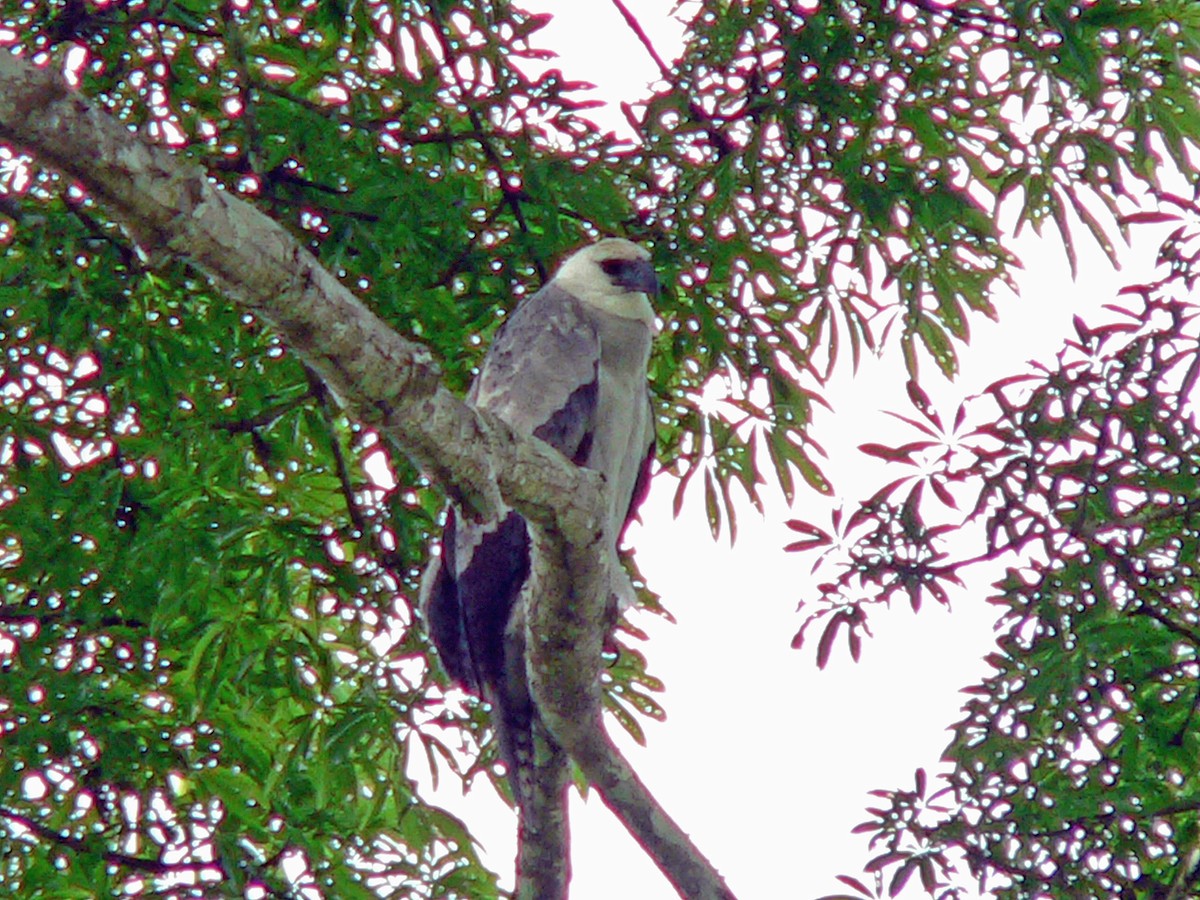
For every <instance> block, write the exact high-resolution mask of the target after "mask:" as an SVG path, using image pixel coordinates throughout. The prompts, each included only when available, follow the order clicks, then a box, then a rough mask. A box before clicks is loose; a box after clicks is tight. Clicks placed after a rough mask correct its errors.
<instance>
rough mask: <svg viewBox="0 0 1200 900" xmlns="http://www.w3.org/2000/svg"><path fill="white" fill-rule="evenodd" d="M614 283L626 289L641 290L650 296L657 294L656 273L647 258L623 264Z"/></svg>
mask: <svg viewBox="0 0 1200 900" xmlns="http://www.w3.org/2000/svg"><path fill="white" fill-rule="evenodd" d="M616 283H617V284H618V285H619V286H620V287H623V288H625V290H627V291H641V292H642V293H644V294H645V295H646V296H647V297H650V298H654V297H657V296H658V291H659V285H658V275H657V274H656V273H655V271H654V265H653V264H652V263H651V262H650V260H648V259H638V260H630V261H629V262H628V263H626V264H625V265H623V266H622V267H621V271H620V273H619V274H618V276H617V278H616Z"/></svg>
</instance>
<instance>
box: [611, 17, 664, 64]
mask: <svg viewBox="0 0 1200 900" xmlns="http://www.w3.org/2000/svg"><path fill="white" fill-rule="evenodd" d="M612 2H613V6H615V7H616V8H617V11H618V12H620V13H621V16H622V17H623V18H624V19H625V24H626V25H628V26H629V30H630V31H632V32H633V33H634V35H635V36H636V37H637V39H638V40H639V41H641V42H642V46H643V47H645V48H646V52H647V53H649V54H650V58H651V59H652V60H654V64H655V65H656V66H658V71H659V73H660V74H661V75H662V77H663V78H665V79H667V80H670V78H671V67H670V66H668V65H667V64H666V63H665V62H663V58H662V57H661V56H659V55H658V51H657V50H655V49H654V45H653V44H652V43H650V37H649V35H647V34H646V30H645V29H644V28H642V23H641V22H639V21H638V20H637V19H636V18H635V17H634V15H633V13H631V12H630V11H629V8H628V7H627V6H626V5H625V4H624V3H622V2H621V0H612Z"/></svg>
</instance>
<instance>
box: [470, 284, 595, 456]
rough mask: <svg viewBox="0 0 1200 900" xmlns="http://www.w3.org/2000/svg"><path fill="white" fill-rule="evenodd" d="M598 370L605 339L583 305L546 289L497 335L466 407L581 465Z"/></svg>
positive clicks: (590, 426)
mask: <svg viewBox="0 0 1200 900" xmlns="http://www.w3.org/2000/svg"><path fill="white" fill-rule="evenodd" d="M599 363H600V337H599V335H598V334H597V333H596V329H595V327H594V326H593V325H592V324H591V322H589V321H588V319H587V318H586V317H585V315H584V314H583V311H582V309H581V307H580V304H579V302H578V301H577V300H576V299H575V297H573V296H572V295H571V294H568V293H566V292H565V291H563V290H562V289H561V288H558V287H555V286H554V284H548V285H546V286H545V287H544V288H542V289H541V290H540V291H538V292H537V293H536V294H534V295H533V296H532V297H530V298H528V299H527V300H525V301H524V302H523V303H521V304H520V305H519V306H518V307H517V309H516V310H515V311H514V312H513V314H512V318H510V319H509V320H508V321H507V322H506V323H505V324H504V326H503V327H502V328H501V330H500V331H499V332H497V334H496V337H495V339H494V340H493V341H492V346H491V349H490V350H488V353H487V356H486V357H485V358H484V361H483V366H482V368H481V369H480V372H479V377H478V378H477V379H476V381H475V384H474V385H473V386H472V388H471V393H470V395H468V400H469V401H470V402H472V403H473V404H474V405H475V406H477V407H479V408H480V409H486V410H488V411H489V412H491V413H493V414H495V415H496V416H498V417H499V418H501V419H502V420H504V421H505V422H507V423H508V424H509V426H511V427H512V428H513V429H514V430H516V431H519V432H522V433H525V434H532V435H536V436H537V437H539V438H541V439H542V440H544V441H546V443H548V444H550V446H552V447H554V448H555V449H556V450H558V451H559V452H560V453H562V454H563V455H564V456H566V457H567V458H568V459H571V460H577V458H578V457H579V454H580V449H581V447H584V445H585V443H588V444H590V440H591V438H590V435H591V433H592V429H593V426H594V420H595V413H596V402H597V390H598V388H597V384H598V379H597V372H598V366H599ZM583 456H584V457H586V452H585V453H584V454H583Z"/></svg>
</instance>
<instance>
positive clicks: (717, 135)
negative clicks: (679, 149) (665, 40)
mask: <svg viewBox="0 0 1200 900" xmlns="http://www.w3.org/2000/svg"><path fill="white" fill-rule="evenodd" d="M612 2H613V5H614V6H615V7H616V8H617V10H618V11H619V12H620V13H621V16H622V17H623V18H624V19H625V24H627V25H628V26H629V28H630V30H631V31H633V33H634V35H635V36H636V37H637V39H638V40H639V41H641V43H642V46H643V47H645V48H646V52H647V53H649V54H650V58H651V59H652V60H654V64H655V65H656V66H658V71H659V73H660V74H661V75H662V77H663V79H664V80H666V81H668V82H670V81H672V79H673V78H674V75H675V73H674V72H672V71H671V67H670V66H668V65H667V64H666V63H665V62H664V61H663V58H662V57H661V56H659V55H658V52H657V51H656V50H655V49H654V45H653V44H652V43H650V38H649V36H648V35H647V34H646V31H645V29H643V28H642V23H641V22H639V21H638V20H637V19H636V18H635V17H634V15H633V13H631V12H630V11H629V9H628V8H627V7H626V6H625V4H624V3H622V2H621V0H612ZM688 113H689V114H690V115H691V117H692V118H693V119H694V120H695V121H696V122H697V123H699V124H700V125H701V126H702V127H703V128H704V131H705V133H706V134H707V135H708V139H709V141H710V142H711V143H712V145H713V148H714V149H715V150H716V151H717V157H718V158H719V159H723V158H724V157H726V156H728V155H729V154H731V153H733V152H734V151H735V150H736V149H737V148H736V147H735V146H734V145H733V142H732V141H731V140H730V139H729V138H728V136H726V134H725V132H723V131H721V129H720V127H718V125H717V123H716V122H715V121H714V120H713V118H712V116H710V115H709V114H708V113H706V112H705V111H704V108H703V107H702V106H700V104H699V103H697V102H696V101H695V100H694V99H690V98H689V100H688ZM631 124H632V123H631Z"/></svg>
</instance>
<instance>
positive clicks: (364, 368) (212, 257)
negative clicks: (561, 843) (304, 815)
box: [0, 53, 732, 898]
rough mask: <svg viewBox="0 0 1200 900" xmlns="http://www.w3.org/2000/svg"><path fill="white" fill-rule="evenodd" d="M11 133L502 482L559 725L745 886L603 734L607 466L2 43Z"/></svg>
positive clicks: (613, 795)
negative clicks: (498, 414)
mask: <svg viewBox="0 0 1200 900" xmlns="http://www.w3.org/2000/svg"><path fill="white" fill-rule="evenodd" d="M0 140H6V141H11V142H14V143H16V144H18V145H21V146H23V147H25V148H28V149H29V150H31V151H32V152H33V153H34V154H35V156H36V157H37V158H38V159H39V160H40V161H42V162H44V163H46V164H49V165H51V166H53V167H55V168H57V169H59V170H60V171H62V172H63V173H64V174H66V175H68V176H69V177H71V178H74V179H76V180H78V182H79V183H80V184H82V185H83V186H84V187H85V188H86V189H87V190H88V191H89V192H90V193H91V195H92V196H93V197H95V198H96V200H97V201H99V202H100V203H102V204H103V205H104V206H105V208H106V209H107V211H108V212H109V213H110V214H111V215H112V217H113V218H114V219H115V220H117V221H119V222H121V223H122V224H123V225H124V227H125V229H126V230H127V231H128V232H129V233H130V234H131V236H132V237H133V239H134V241H135V242H136V244H137V246H138V249H139V250H140V252H141V253H143V254H144V255H146V256H147V257H149V258H150V259H152V260H154V259H161V258H175V259H180V260H184V261H186V262H188V263H190V264H191V265H193V266H195V267H196V268H197V269H199V270H200V271H202V272H204V273H205V274H206V275H207V276H208V277H209V278H210V279H211V280H212V281H213V283H214V284H215V285H216V287H217V288H218V289H219V290H220V291H222V292H223V293H224V295H225V296H226V297H228V298H229V299H230V300H231V301H232V302H234V303H236V304H237V305H239V306H240V307H242V308H243V309H245V310H247V311H249V312H251V313H253V314H254V315H255V316H258V317H260V318H262V319H263V320H264V321H266V322H268V323H269V324H270V325H271V326H272V327H273V328H274V329H275V330H276V331H277V332H278V334H279V335H280V336H281V337H282V338H283V340H284V341H285V342H286V343H287V344H288V346H289V347H290V348H291V350H292V351H293V352H295V353H296V354H297V355H298V356H299V357H300V358H301V359H302V360H303V361H304V362H305V363H306V364H307V365H308V366H310V367H311V368H312V369H313V370H315V371H316V372H317V373H318V374H319V375H320V377H321V378H322V379H323V380H324V381H325V383H326V384H328V385H329V387H330V389H331V390H333V392H334V393H335V394H336V395H337V396H338V397H339V399H340V400H341V401H342V402H343V404H344V405H345V406H346V407H347V408H348V409H349V411H350V412H351V414H352V415H353V416H354V417H355V418H356V419H358V420H359V421H360V422H362V423H363V424H365V425H368V426H370V427H374V428H376V429H378V430H379V431H380V433H381V434H383V435H385V436H386V437H387V438H388V439H389V440H391V441H392V442H393V443H394V444H395V445H397V446H398V447H400V448H401V449H402V450H403V451H404V452H405V453H406V454H407V455H408V456H409V457H410V458H411V459H412V460H413V461H414V462H415V463H416V464H417V465H418V466H419V467H420V468H421V469H422V470H423V471H424V472H425V473H426V474H427V475H428V477H430V478H431V479H432V480H433V481H436V482H437V483H438V484H439V485H441V487H442V488H444V489H445V491H446V492H447V494H449V495H450V496H452V497H453V498H454V499H455V501H456V502H458V503H459V504H460V505H461V506H462V507H463V508H464V509H465V510H467V511H468V512H471V513H474V514H477V515H483V516H489V515H494V514H495V510H496V509H497V508H498V505H499V503H500V501H501V497H503V499H504V501H506V502H507V503H508V504H510V505H511V506H512V507H513V508H515V509H517V510H518V511H519V512H520V513H521V514H522V515H523V516H524V517H525V518H526V520H527V521H528V522H529V524H530V527H531V531H532V533H533V539H534V542H535V547H536V549H537V553H536V554H535V565H534V573H535V577H534V589H533V591H532V595H533V596H531V598H530V603H529V608H528V621H527V622H526V636H527V641H528V651H527V652H528V665H529V669H530V675H531V679H530V682H531V686H532V688H533V695H534V698H535V700H536V701H537V704H538V706H539V709H540V710H541V712H542V713H543V718H544V719H545V722H546V725H547V727H548V730H549V732H550V734H551V735H552V736H553V738H554V740H555V742H557V744H559V745H560V746H562V747H563V748H565V749H566V750H567V752H568V753H570V754H571V756H572V757H573V758H574V759H575V760H576V761H577V762H578V763H579V765H580V766H581V768H582V769H583V771H584V773H585V774H586V775H587V776H588V778H589V779H592V780H594V781H595V782H596V783H597V786H598V788H599V789H600V792H601V794H602V796H603V797H604V798H605V801H606V802H607V803H608V804H609V805H610V807H612V808H613V809H614V810H615V811H616V812H617V814H618V816H619V817H620V818H621V819H622V821H623V822H624V824H625V825H626V827H627V828H629V829H630V831H631V832H633V833H634V834H635V835H636V836H637V837H638V839H639V841H640V842H641V844H642V846H643V848H644V849H645V850H646V852H647V853H649V854H650V855H651V856H652V857H653V858H654V859H655V861H656V862H657V863H658V865H659V867H660V868H661V869H662V870H663V871H664V872H665V873H666V874H667V876H668V878H670V879H671V881H672V883H673V884H675V885H676V888H677V889H678V890H679V891H680V892H681V893H684V894H685V895H686V896H688V897H697V898H723V897H730V896H732V894H730V893H729V890H728V888H727V887H725V885H724V883H723V881H722V880H721V878H720V876H719V875H718V874H717V872H716V870H715V869H713V868H712V866H711V864H709V863H708V862H707V860H705V859H704V857H703V856H702V855H701V854H700V852H699V850H697V849H696V848H695V847H694V846H693V845H692V844H691V843H690V841H689V840H688V838H687V837H686V835H684V834H683V832H682V830H680V829H679V828H678V826H676V825H675V823H673V822H672V821H671V820H670V818H669V817H667V816H666V815H665V813H662V812H661V810H660V809H659V808H658V807H657V804H655V802H654V800H653V798H652V797H650V795H649V793H648V792H647V791H646V790H645V788H644V787H643V786H642V785H641V784H640V782H638V781H637V779H636V777H634V776H633V773H632V769H631V768H630V767H629V764H628V763H627V762H625V761H624V760H623V759H621V757H620V754H619V753H617V751H616V749H615V747H613V746H612V744H611V742H610V741H609V739H608V737H607V735H606V734H605V733H604V730H603V725H602V723H601V714H600V682H599V671H600V649H601V643H602V640H603V633H604V627H605V624H606V613H605V609H606V608H607V605H608V604H607V599H608V597H607V593H608V585H609V583H610V580H609V577H608V573H607V572H606V571H605V570H604V566H605V565H606V563H605V562H604V561H605V560H606V559H607V558H608V554H604V553H602V552H601V550H602V548H603V547H606V546H611V543H612V542H611V540H609V539H607V538H606V537H605V536H604V522H605V521H606V518H607V517H606V515H605V513H604V504H603V503H602V495H601V479H600V478H599V476H598V475H596V474H595V473H592V472H588V471H586V470H583V469H579V468H577V467H575V466H573V465H571V464H570V463H568V462H567V460H565V459H564V458H563V457H562V456H561V455H560V454H558V453H556V452H555V451H553V450H552V449H550V447H548V446H547V445H545V444H543V443H541V442H540V441H537V440H534V439H532V438H517V437H515V436H514V435H513V434H512V432H511V430H510V429H508V428H507V427H506V426H505V425H503V423H500V422H498V421H496V420H493V419H491V418H490V417H487V416H485V415H482V414H480V413H478V412H477V411H475V410H474V409H472V408H471V407H469V406H467V405H466V404H465V403H463V401H462V400H460V399H459V398H457V397H455V396H454V395H453V394H452V393H450V391H449V390H448V389H447V388H446V387H445V386H444V385H443V384H442V383H441V380H440V373H439V371H438V368H437V366H436V365H435V363H434V361H433V357H432V355H431V354H430V352H429V351H428V349H427V348H425V347H424V346H422V345H420V344H417V343H415V342H413V341H409V340H406V339H405V338H403V337H401V336H400V335H398V334H397V333H396V332H395V331H393V330H392V329H390V328H389V327H388V326H387V325H386V324H385V323H384V322H383V321H382V320H380V319H379V318H378V317H377V316H375V315H374V314H373V313H372V312H371V311H370V310H369V309H367V307H366V306H365V305H363V303H361V302H360V301H359V300H358V299H357V298H356V297H354V296H353V295H352V294H351V293H350V292H349V290H347V289H346V288H345V287H344V286H343V285H342V284H341V283H340V282H339V281H338V280H337V279H336V278H335V277H334V276H333V275H331V274H330V273H328V272H327V271H325V270H324V269H323V268H321V266H320V265H319V263H318V262H317V260H316V259H315V257H313V256H312V254H310V253H309V252H308V251H307V250H306V249H304V248H303V247H302V246H301V245H300V244H299V243H298V242H297V241H296V240H295V238H293V237H292V236H291V235H290V234H289V233H288V232H287V231H286V230H285V229H284V228H282V227H281V226H280V225H278V224H277V223H276V222H274V221H273V220H271V219H270V218H269V217H267V216H266V215H264V214H263V213H261V212H260V211H259V210H257V209H256V208H255V207H253V206H252V205H250V204H249V203H246V202H245V201H242V200H240V199H238V198H236V197H232V196H230V195H229V194H228V193H226V192H224V191H222V190H220V189H219V188H218V187H217V186H216V185H214V184H213V183H212V182H210V181H209V180H208V179H207V178H206V177H205V173H204V172H203V171H202V170H201V169H200V168H199V167H198V166H196V165H194V164H190V163H188V162H187V161H185V160H183V159H180V158H179V157H177V156H174V155H172V154H171V153H169V152H168V151H167V150H166V149H164V148H162V147H158V146H155V145H152V144H150V143H148V142H146V141H144V140H143V139H141V138H139V137H138V136H136V135H133V134H131V133H130V132H129V131H128V129H127V128H126V127H125V126H124V125H123V124H121V123H120V122H118V121H117V120H115V119H113V118H112V117H110V116H109V115H108V114H106V113H104V112H103V111H101V110H100V109H98V108H97V107H96V106H95V105H93V104H91V103H89V102H88V101H87V100H86V99H84V98H83V97H82V96H80V95H79V94H77V93H74V92H72V91H71V90H69V89H68V88H67V87H66V85H65V84H64V83H63V82H62V79H61V78H60V77H58V75H57V73H56V72H54V71H52V70H50V69H38V68H36V67H35V66H33V65H32V64H30V63H28V62H26V61H23V60H19V59H17V58H15V57H13V56H11V55H9V54H6V53H0Z"/></svg>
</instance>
